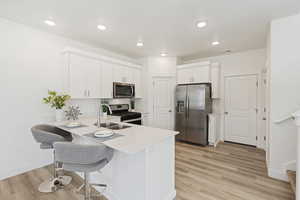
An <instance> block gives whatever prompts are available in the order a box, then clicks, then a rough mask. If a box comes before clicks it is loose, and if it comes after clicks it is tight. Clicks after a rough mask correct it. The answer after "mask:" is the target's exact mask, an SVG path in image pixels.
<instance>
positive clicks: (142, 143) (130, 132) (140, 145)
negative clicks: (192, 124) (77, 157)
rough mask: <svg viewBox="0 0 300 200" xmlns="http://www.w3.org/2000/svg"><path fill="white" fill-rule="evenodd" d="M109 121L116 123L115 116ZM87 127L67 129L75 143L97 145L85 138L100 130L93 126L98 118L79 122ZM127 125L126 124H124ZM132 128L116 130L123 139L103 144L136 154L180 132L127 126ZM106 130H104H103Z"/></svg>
mask: <svg viewBox="0 0 300 200" xmlns="http://www.w3.org/2000/svg"><path fill="white" fill-rule="evenodd" d="M106 120H107V121H114V119H113V116H110V117H108V118H107V119H106ZM79 121H80V122H81V123H82V124H83V125H86V126H85V127H80V128H73V129H66V130H67V131H69V132H71V133H72V134H73V135H74V136H75V137H74V140H75V141H80V143H82V142H84V143H91V142H92V143H95V144H96V142H95V141H93V140H94V139H92V138H90V137H85V136H84V135H85V134H88V133H94V132H96V131H97V130H99V128H98V127H96V126H94V125H93V124H94V123H95V122H96V121H97V120H96V118H82V119H80V120H79ZM66 123H67V122H66V121H65V122H56V123H53V124H52V125H56V126H61V125H64V124H66ZM123 124H125V123H123ZM126 125H129V126H132V127H130V128H125V129H121V130H114V132H115V133H118V134H120V135H122V137H118V138H114V139H111V140H108V141H105V142H103V144H105V145H107V146H108V147H111V148H113V149H115V150H118V151H120V152H123V153H127V154H134V153H138V152H140V151H144V150H145V149H146V148H148V147H150V146H151V145H154V144H157V143H160V142H162V141H163V140H164V139H166V138H168V137H173V136H175V135H177V134H178V133H179V132H176V131H171V130H166V129H159V128H152V127H146V126H139V125H133V124H126ZM60 128H61V127H60ZM101 129H104V128H101Z"/></svg>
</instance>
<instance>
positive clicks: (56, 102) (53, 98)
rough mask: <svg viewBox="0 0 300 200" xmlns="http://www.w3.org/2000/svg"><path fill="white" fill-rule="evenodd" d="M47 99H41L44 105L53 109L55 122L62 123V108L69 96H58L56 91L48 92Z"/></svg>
mask: <svg viewBox="0 0 300 200" xmlns="http://www.w3.org/2000/svg"><path fill="white" fill-rule="evenodd" d="M48 95H49V96H48V97H45V98H43V101H44V103H45V104H50V106H51V108H55V111H56V113H55V117H56V121H58V122H59V121H62V120H63V119H64V111H63V110H62V109H63V107H64V106H65V105H66V101H68V100H69V99H70V98H71V97H70V96H69V95H65V94H62V95H58V94H57V92H56V91H51V90H49V91H48Z"/></svg>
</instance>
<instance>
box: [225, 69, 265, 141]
mask: <svg viewBox="0 0 300 200" xmlns="http://www.w3.org/2000/svg"><path fill="white" fill-rule="evenodd" d="M259 75H260V74H259V73H249V74H233V75H225V76H224V79H223V83H224V85H223V91H224V92H223V99H224V101H223V111H222V115H223V117H222V121H223V124H222V128H223V134H222V135H223V141H225V140H226V139H225V138H226V127H225V126H226V123H225V117H226V115H225V111H226V103H225V98H226V85H225V84H226V78H230V77H244V76H256V80H257V84H258V87H257V88H256V108H257V109H258V113H257V115H256V137H257V138H258V139H257V140H256V145H255V146H256V147H258V145H259V144H258V143H259V137H258V134H259V130H258V128H259V126H258V114H259V106H260V105H259V99H258V98H259V94H258V92H259V89H260V86H259Z"/></svg>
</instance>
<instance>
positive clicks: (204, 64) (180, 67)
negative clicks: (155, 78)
mask: <svg viewBox="0 0 300 200" xmlns="http://www.w3.org/2000/svg"><path fill="white" fill-rule="evenodd" d="M209 65H211V62H210V61H204V62H196V63H189V64H183V65H177V69H183V68H191V67H201V66H209Z"/></svg>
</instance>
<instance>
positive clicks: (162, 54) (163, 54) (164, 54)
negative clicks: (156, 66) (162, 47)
mask: <svg viewBox="0 0 300 200" xmlns="http://www.w3.org/2000/svg"><path fill="white" fill-rule="evenodd" d="M160 55H161V56H163V57H165V56H167V55H168V54H167V53H164V52H163V53H161V54H160Z"/></svg>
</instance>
